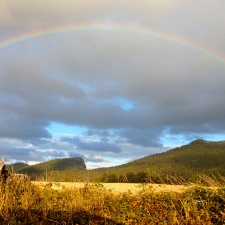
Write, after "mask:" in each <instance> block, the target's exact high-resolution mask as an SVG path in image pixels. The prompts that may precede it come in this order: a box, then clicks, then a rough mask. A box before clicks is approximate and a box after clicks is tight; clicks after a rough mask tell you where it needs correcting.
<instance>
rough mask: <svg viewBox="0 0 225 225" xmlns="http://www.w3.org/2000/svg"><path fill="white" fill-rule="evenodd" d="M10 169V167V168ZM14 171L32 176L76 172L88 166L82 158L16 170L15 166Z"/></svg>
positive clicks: (48, 162)
mask: <svg viewBox="0 0 225 225" xmlns="http://www.w3.org/2000/svg"><path fill="white" fill-rule="evenodd" d="M8 167H9V168H10V166H8ZM11 167H13V168H14V170H15V171H16V172H18V173H24V174H28V175H32V174H41V173H43V172H46V171H55V170H57V171H65V170H67V171H76V170H85V169H86V164H85V162H84V160H83V159H82V158H80V157H75V158H60V159H54V160H50V161H47V162H43V163H38V164H35V165H31V166H29V165H27V164H25V165H24V166H22V167H19V168H18V167H17V169H16V168H15V164H13V165H11Z"/></svg>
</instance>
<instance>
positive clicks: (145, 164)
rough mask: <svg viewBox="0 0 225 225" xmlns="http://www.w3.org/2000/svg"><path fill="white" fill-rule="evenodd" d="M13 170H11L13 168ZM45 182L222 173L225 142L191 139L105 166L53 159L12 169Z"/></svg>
mask: <svg viewBox="0 0 225 225" xmlns="http://www.w3.org/2000/svg"><path fill="white" fill-rule="evenodd" d="M14 170H15V169H14ZM16 171H17V172H20V173H26V174H28V175H30V176H31V177H32V178H33V179H36V178H37V177H39V178H40V177H41V176H42V177H44V178H42V180H43V179H44V180H48V181H98V182H144V181H146V178H147V179H148V180H150V181H153V182H160V179H163V180H165V179H168V176H169V177H170V176H173V177H182V178H184V179H186V180H189V181H195V180H196V178H197V177H198V176H199V175H201V174H206V175H210V174H217V173H219V174H221V175H222V176H225V141H221V142H209V141H204V140H195V141H193V142H191V143H189V144H187V145H184V146H181V147H177V148H174V149H171V150H169V151H167V152H164V153H159V154H154V155H150V156H147V157H144V158H141V159H137V160H135V161H132V162H129V163H126V164H123V165H120V166H115V167H108V168H99V169H93V170H86V165H85V163H84V161H83V159H82V158H79V157H78V158H67V159H55V160H51V161H48V162H43V163H39V164H36V165H32V166H25V167H22V168H19V169H17V170H16Z"/></svg>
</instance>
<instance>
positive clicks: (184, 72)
mask: <svg viewBox="0 0 225 225" xmlns="http://www.w3.org/2000/svg"><path fill="white" fill-rule="evenodd" d="M203 9H204V10H203ZM224 11H225V2H224V1H222V0H218V1H209V0H207V1H205V0H204V1H203V0H201V1H198V2H196V1H183V2H181V1H178V0H172V1H165V0H159V1H153V0H152V1H133V0H129V1H127V0H122V1H117V0H116V1H115V0H114V1H111V0H110V1H101V0H100V1H93V0H89V1H86V0H82V1H81V0H78V1H71V0H66V1H64V2H63V3H62V1H60V0H54V1H53V0H49V1H43V0H34V1H32V2H30V1H28V0H18V1H12V0H3V1H1V2H0V30H1V32H0V146H1V147H2V148H1V150H0V152H1V155H2V156H4V157H5V158H6V160H8V161H15V160H19V161H26V162H27V161H36V162H40V161H43V160H46V159H51V158H57V157H71V156H80V157H83V158H84V159H85V160H86V162H89V163H90V165H91V166H90V167H92V168H94V167H99V166H108V165H115V164H117V163H124V162H127V161H129V160H133V159H135V158H137V157H143V156H145V155H150V154H153V153H157V152H162V151H165V150H167V149H168V148H170V147H172V146H177V145H182V144H185V143H187V142H189V141H192V140H193V139H195V138H203V139H207V140H219V139H224V133H225V132H224V131H225V114H224V111H225V98H224V96H225V88H224V83H225V76H224V73H225V56H224V55H225V42H224V37H225V22H224V21H225V14H224ZM69 27H77V28H76V29H71V30H69V29H68V28H69ZM78 27H79V29H78ZM82 27H85V29H82ZM104 27H106V28H107V29H104ZM63 28H67V29H64V30H63ZM51 30H52V31H53V30H57V32H49V33H48V35H44V33H45V32H46V31H51ZM37 33H38V34H39V35H37ZM32 35H33V36H32ZM21 37H30V38H24V39H23V40H20V39H21ZM10 40H12V41H11V42H10ZM5 43H8V44H5ZM56 125H57V126H58V125H60V127H59V126H58V129H51V127H56ZM68 127H69V128H70V129H71V130H72V131H71V130H68V129H67V128H68ZM60 129H61V130H60ZM73 129H74V130H73ZM59 130H60V131H59Z"/></svg>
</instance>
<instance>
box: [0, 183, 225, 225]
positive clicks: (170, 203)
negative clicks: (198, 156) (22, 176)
mask: <svg viewBox="0 0 225 225" xmlns="http://www.w3.org/2000/svg"><path fill="white" fill-rule="evenodd" d="M59 186H60V184H59ZM0 202H1V204H0V224H2V225H6V224H79V225H82V224H90V225H94V224H117V225H118V224H121V225H122V224H123V225H130V224H131V225H132V224H134V225H136V224H140V225H144V224H150V225H151V224H152V225H153V224H190V225H192V224H193V225H194V224H202V225H203V224H208V225H211V224H224V223H225V189H224V188H223V187H221V188H217V189H215V188H214V189H212V188H205V187H200V186H195V187H193V188H189V189H187V190H186V191H184V192H182V193H176V192H159V193H155V192H153V191H152V189H151V188H143V189H141V190H140V192H139V193H138V194H136V195H133V194H132V193H131V192H126V193H122V194H116V193H113V192H112V191H109V190H106V189H105V188H104V187H103V185H101V184H99V183H96V184H94V183H86V185H84V187H83V188H74V189H66V188H65V187H62V188H61V189H60V190H54V189H52V183H48V184H46V185H44V186H41V187H39V186H35V185H34V184H32V183H30V182H29V181H26V182H25V181H22V180H21V181H14V180H10V181H9V182H8V183H6V184H5V185H3V186H1V187H0Z"/></svg>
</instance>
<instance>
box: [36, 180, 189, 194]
mask: <svg viewBox="0 0 225 225" xmlns="http://www.w3.org/2000/svg"><path fill="white" fill-rule="evenodd" d="M32 183H34V184H37V185H41V186H44V185H46V184H49V182H36V181H35V182H32ZM90 184H91V183H90ZM51 185H52V186H51V187H52V188H53V189H55V190H60V189H62V188H70V189H73V188H83V187H84V186H85V185H86V183H80V182H52V183H51ZM93 185H95V184H93ZM102 185H103V186H104V188H106V189H107V190H112V191H113V192H116V193H124V192H128V191H131V192H132V193H133V194H136V193H138V192H139V191H141V190H142V189H143V188H151V189H152V190H153V191H155V192H160V191H169V192H170V191H173V192H182V191H184V190H185V189H187V188H190V186H183V185H166V184H146V185H144V186H143V185H141V184H134V183H102Z"/></svg>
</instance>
